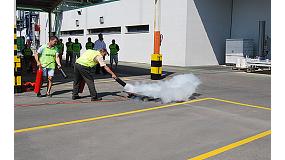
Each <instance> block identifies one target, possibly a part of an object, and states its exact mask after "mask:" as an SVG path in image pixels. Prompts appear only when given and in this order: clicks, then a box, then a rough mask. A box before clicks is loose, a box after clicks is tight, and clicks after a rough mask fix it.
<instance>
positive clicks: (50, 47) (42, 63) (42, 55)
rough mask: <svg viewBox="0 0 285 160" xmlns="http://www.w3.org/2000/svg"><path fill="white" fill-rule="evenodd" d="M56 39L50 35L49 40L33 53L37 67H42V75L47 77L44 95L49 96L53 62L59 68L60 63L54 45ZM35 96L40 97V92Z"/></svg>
mask: <svg viewBox="0 0 285 160" xmlns="http://www.w3.org/2000/svg"><path fill="white" fill-rule="evenodd" d="M57 41H58V38H57V37H56V36H51V37H50V40H49V42H48V43H47V44H44V45H42V46H41V47H40V48H39V49H38V51H37V52H36V53H35V54H34V57H35V60H36V62H37V65H38V67H42V70H43V76H44V77H47V80H48V84H47V92H46V96H49V97H51V87H52V78H53V76H54V70H55V66H56V64H55V63H57V66H58V68H61V63H60V59H59V56H58V55H59V52H58V49H57V48H56V47H55V45H56V44H57ZM37 96H38V97H41V93H38V94H37Z"/></svg>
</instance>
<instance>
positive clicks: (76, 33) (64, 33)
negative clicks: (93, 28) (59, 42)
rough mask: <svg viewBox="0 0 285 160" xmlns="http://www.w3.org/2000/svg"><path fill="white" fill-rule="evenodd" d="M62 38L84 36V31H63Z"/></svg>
mask: <svg viewBox="0 0 285 160" xmlns="http://www.w3.org/2000/svg"><path fill="white" fill-rule="evenodd" d="M60 33H61V35H62V36H74V35H83V34H84V30H83V29H82V30H71V31H61V32H60Z"/></svg>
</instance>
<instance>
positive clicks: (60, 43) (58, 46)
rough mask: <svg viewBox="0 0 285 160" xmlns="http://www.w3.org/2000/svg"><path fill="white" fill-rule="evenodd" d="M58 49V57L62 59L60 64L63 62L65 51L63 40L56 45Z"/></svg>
mask: <svg viewBox="0 0 285 160" xmlns="http://www.w3.org/2000/svg"><path fill="white" fill-rule="evenodd" d="M56 47H57V49H58V53H59V54H58V57H59V59H60V63H61V61H62V55H63V50H64V44H63V43H62V39H60V40H59V41H58V43H57V45H56Z"/></svg>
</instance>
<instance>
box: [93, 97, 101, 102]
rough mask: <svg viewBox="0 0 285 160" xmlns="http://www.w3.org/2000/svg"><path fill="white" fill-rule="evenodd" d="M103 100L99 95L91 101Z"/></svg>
mask: <svg viewBox="0 0 285 160" xmlns="http://www.w3.org/2000/svg"><path fill="white" fill-rule="evenodd" d="M101 100H102V98H101V97H100V98H98V97H92V98H91V101H101Z"/></svg>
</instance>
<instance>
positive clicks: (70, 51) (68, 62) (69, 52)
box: [65, 37, 73, 66]
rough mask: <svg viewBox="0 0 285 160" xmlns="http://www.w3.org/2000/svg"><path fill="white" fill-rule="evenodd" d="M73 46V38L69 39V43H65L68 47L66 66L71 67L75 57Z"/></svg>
mask: <svg viewBox="0 0 285 160" xmlns="http://www.w3.org/2000/svg"><path fill="white" fill-rule="evenodd" d="M72 44H73V42H72V41H71V38H70V37H69V38H68V42H66V43H65V45H66V56H65V65H66V66H71V62H72V56H73V51H72Z"/></svg>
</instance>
